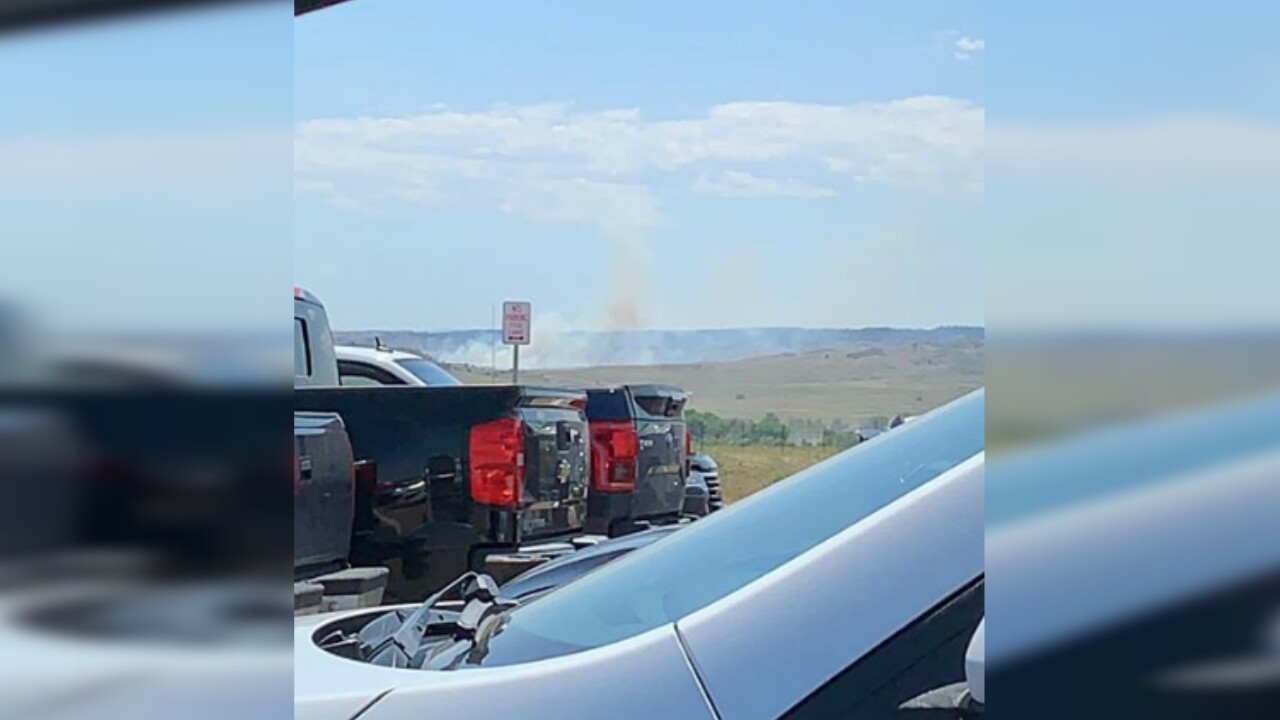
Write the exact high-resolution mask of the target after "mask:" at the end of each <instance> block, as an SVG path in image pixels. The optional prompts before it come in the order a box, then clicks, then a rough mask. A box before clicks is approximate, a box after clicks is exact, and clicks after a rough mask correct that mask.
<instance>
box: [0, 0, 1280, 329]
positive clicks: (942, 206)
mask: <svg viewBox="0 0 1280 720" xmlns="http://www.w3.org/2000/svg"><path fill="white" fill-rule="evenodd" d="M428 5H430V7H428ZM1277 26H1280V6H1277V5H1276V4H1275V3H1267V2H1256V1H1252V0H1237V1H1235V2H1229V3H1180V4H1177V5H1176V6H1173V5H1170V4H1167V3H1157V2H1153V1H1150V0H1144V1H1143V2H1130V3H1123V4H1119V5H1117V4H1114V3H1106V2H1101V0H1090V1H1088V2H1082V3H1074V4H1071V5H1056V6H1055V5H1045V4H1042V3H1014V2H1007V1H1006V2H999V3H994V4H993V3H986V4H982V5H979V4H977V3H960V2H911V3H846V2H830V3H806V4H801V5H797V4H795V3H788V4H782V3H769V4H763V6H762V4H760V3H757V4H754V5H752V6H750V7H749V9H744V8H743V7H740V6H739V5H737V4H733V5H731V4H729V3H724V2H704V3H698V4H696V7H695V8H692V9H691V8H687V7H683V6H682V4H679V3H666V4H653V3H629V4H628V3H613V4H611V5H610V8H609V10H608V11H605V10H601V9H599V8H597V7H595V4H593V3H576V4H569V3H558V4H555V6H554V9H547V8H537V7H535V6H534V4H532V3H498V2H482V3H469V4H467V5H466V6H447V5H440V4H427V3H419V2H414V1H413V0H356V1H355V2H352V3H351V4H350V5H348V6H342V7H338V8H333V9H330V10H326V11H324V12H321V13H318V14H316V15H314V16H311V17H305V18H302V19H300V20H297V21H294V19H293V18H292V17H291V14H290V13H289V11H288V9H287V5H286V4H285V3H283V2H281V1H280V0H274V1H273V2H267V3H262V4H258V5H240V6H238V7H235V8H234V9H227V10H223V9H219V10H214V11H201V12H188V13H181V14H177V15H172V16H165V17H156V18H152V19H148V20H145V21H140V20H136V19H135V20H131V21H129V22H120V23H107V24H102V25H95V26H92V27H88V28H84V29H77V30H73V31H57V32H53V31H50V32H42V33H38V34H28V35H25V36H19V37H9V38H5V42H4V43H3V44H0V86H2V87H4V89H5V111H4V112H3V113H0V157H2V158H3V159H4V162H2V163H0V213H3V214H4V217H5V225H6V230H5V241H6V242H5V252H6V255H5V262H4V263H0V301H3V300H4V298H5V297H9V298H13V297H16V298H18V299H19V300H21V301H25V302H26V303H27V304H29V305H33V306H35V307H36V308H38V309H40V310H43V311H45V312H46V313H47V314H48V315H50V316H51V317H53V318H54V319H57V320H59V321H62V322H64V323H68V324H71V325H79V326H88V327H94V328H98V327H117V326H141V327H149V326H166V327H174V326H177V327H182V328H188V327H190V326H192V324H193V323H194V324H195V325H196V326H200V325H202V324H203V325H228V326H253V325H256V326H261V327H266V326H272V325H275V324H276V320H274V318H275V317H278V315H281V314H283V313H284V300H283V297H284V295H283V293H281V292H280V291H279V287H280V286H283V285H287V284H288V283H289V282H290V281H295V282H301V283H304V284H307V285H309V286H311V287H312V288H313V289H314V290H315V291H316V292H317V293H319V294H320V295H321V296H322V297H323V298H324V299H325V300H326V302H327V303H328V304H329V306H330V308H331V310H332V313H333V315H334V318H335V321H336V322H337V323H338V324H339V325H340V326H342V327H361V326H366V327H367V326H395V327H417V328H449V327H475V326H484V325H487V324H488V322H489V319H490V313H491V308H492V306H493V304H494V303H495V302H496V301H500V300H502V299H506V298H523V299H529V300H532V301H534V302H535V313H536V314H537V316H538V322H539V323H540V325H539V326H540V327H543V328H547V327H552V326H554V325H556V324H559V325H560V326H572V327H582V326H588V327H600V326H632V325H638V326H646V327H706V326H751V325H868V324H897V325H934V324H939V323H978V322H982V321H983V319H984V310H985V318H986V324H987V325H988V326H989V327H990V328H993V329H996V330H998V329H1000V328H1003V327H1009V328H1013V327H1045V326H1049V327H1060V326H1090V327H1096V326H1107V327H1156V326H1164V327H1189V328H1199V327H1221V326H1223V325H1232V324H1237V325H1258V324H1272V325H1274V323H1275V319H1276V313H1275V310H1274V308H1276V307H1280V283H1276V282H1275V281H1274V270H1273V268H1274V267H1276V266H1278V265H1280V244H1277V243H1275V242H1274V239H1273V236H1274V228H1275V227H1276V226H1277V224H1280V210H1278V209H1277V207H1278V206H1277V204H1276V203H1274V201H1273V198H1274V194H1275V188H1277V187H1280V92H1277V91H1276V88H1277V87H1280V50H1277V46H1276V44H1275V43H1274V42H1273V41H1272V38H1271V37H1270V33H1271V31H1272V29H1273V28H1275V27H1277ZM988 31H989V32H990V36H991V37H990V39H991V40H992V42H993V43H994V45H993V46H992V49H991V51H990V52H988V51H987V49H986V40H987V39H988V38H987V36H988ZM960 54H965V55H966V56H967V57H966V58H965V59H961V57H960ZM988 63H990V65H988ZM988 81H989V82H988ZM988 84H989V85H990V87H991V88H992V97H991V98H990V99H988V98H987V97H986V87H987V86H988ZM988 111H991V113H990V114H989V113H988ZM988 187H990V188H992V191H991V197H990V198H989V199H988V198H987V192H988V190H987V188H988ZM289 238H293V240H294V242H293V244H292V245H291V244H290V243H289V242H288V239H289ZM984 301H985V302H984Z"/></svg>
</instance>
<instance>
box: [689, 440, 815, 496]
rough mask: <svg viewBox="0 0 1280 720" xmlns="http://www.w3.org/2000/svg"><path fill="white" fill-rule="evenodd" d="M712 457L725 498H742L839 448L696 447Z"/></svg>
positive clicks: (792, 473)
mask: <svg viewBox="0 0 1280 720" xmlns="http://www.w3.org/2000/svg"><path fill="white" fill-rule="evenodd" d="M699 449H700V451H702V452H705V453H707V454H708V455H710V456H711V457H713V458H715V460H716V463H717V464H718V465H719V466H720V480H721V483H722V487H723V489H724V496H725V500H726V501H727V502H733V501H735V500H741V499H742V498H744V497H746V496H748V495H750V494H751V493H753V492H755V491H757V490H760V489H761V488H765V487H768V486H769V485H772V484H773V483H775V482H777V481H778V480H781V479H783V478H785V477H789V476H791V475H794V474H795V473H797V472H799V471H801V470H803V469H805V468H807V467H809V466H810V465H813V464H815V463H818V462H821V461H822V460H825V459H827V458H828V457H831V455H833V454H835V453H836V452H838V450H837V449H836V448H825V447H797V446H783V447H773V446H765V445H745V446H743V445H707V446H705V447H703V448H699Z"/></svg>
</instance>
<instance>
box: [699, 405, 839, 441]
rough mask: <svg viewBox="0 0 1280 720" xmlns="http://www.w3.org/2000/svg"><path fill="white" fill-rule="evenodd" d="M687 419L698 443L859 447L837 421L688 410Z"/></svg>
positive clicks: (768, 414) (772, 414) (770, 414)
mask: <svg viewBox="0 0 1280 720" xmlns="http://www.w3.org/2000/svg"><path fill="white" fill-rule="evenodd" d="M685 420H686V422H687V423H688V427H689V433H690V434H691V435H693V438H694V440H697V441H698V442H699V443H713V444H721V445H821V446H826V447H841V448H844V447H850V446H853V445H856V444H857V443H858V440H859V436H858V433H857V431H856V430H854V429H853V428H850V427H848V426H847V425H846V424H845V423H843V422H841V421H839V420H837V421H835V422H832V423H829V424H828V423H825V422H823V421H821V420H791V421H783V420H782V419H781V418H779V417H778V416H777V415H775V414H774V413H767V414H765V416H764V417H763V418H760V419H759V420H743V419H742V418H723V417H720V416H719V415H716V414H715V413H710V412H700V411H698V410H687V411H686V412H685Z"/></svg>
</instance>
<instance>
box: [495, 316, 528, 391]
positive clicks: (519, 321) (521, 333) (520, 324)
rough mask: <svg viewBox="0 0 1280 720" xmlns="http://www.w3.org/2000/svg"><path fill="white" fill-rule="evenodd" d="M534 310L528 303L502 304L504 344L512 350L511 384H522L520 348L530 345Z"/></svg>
mask: <svg viewBox="0 0 1280 720" xmlns="http://www.w3.org/2000/svg"><path fill="white" fill-rule="evenodd" d="M532 320H533V308H532V306H531V305H530V304H529V303H527V302H515V301H511V300H508V301H507V302H504V303H502V342H503V344H506V345H510V346H512V348H511V383H512V384H513V385H519V384H520V346H521V345H528V344H529V336H530V330H531V325H532Z"/></svg>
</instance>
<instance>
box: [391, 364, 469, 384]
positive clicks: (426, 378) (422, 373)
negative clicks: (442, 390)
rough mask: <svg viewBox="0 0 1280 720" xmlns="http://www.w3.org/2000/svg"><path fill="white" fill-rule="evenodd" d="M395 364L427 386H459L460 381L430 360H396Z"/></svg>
mask: <svg viewBox="0 0 1280 720" xmlns="http://www.w3.org/2000/svg"><path fill="white" fill-rule="evenodd" d="M396 364H397V365H399V366H400V367H402V368H404V369H405V370H408V371H409V372H411V373H413V375H414V377H416V378H418V379H419V380H421V381H422V382H424V383H426V384H428V385H446V386H449V385H461V384H462V381H461V380H459V379H458V378H456V377H454V376H452V375H450V374H449V372H448V371H447V370H445V369H444V368H442V367H440V366H439V365H437V364H435V363H433V362H431V361H430V360H423V359H420V358H414V359H413V360H397V361H396Z"/></svg>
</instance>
